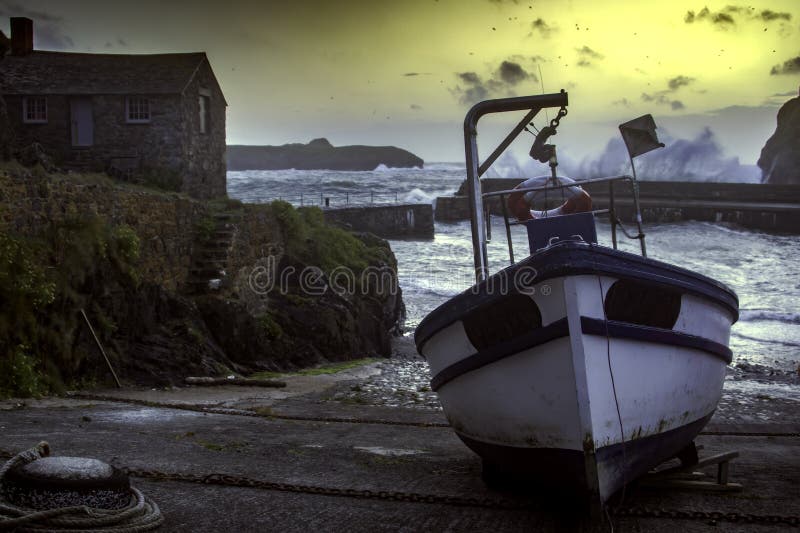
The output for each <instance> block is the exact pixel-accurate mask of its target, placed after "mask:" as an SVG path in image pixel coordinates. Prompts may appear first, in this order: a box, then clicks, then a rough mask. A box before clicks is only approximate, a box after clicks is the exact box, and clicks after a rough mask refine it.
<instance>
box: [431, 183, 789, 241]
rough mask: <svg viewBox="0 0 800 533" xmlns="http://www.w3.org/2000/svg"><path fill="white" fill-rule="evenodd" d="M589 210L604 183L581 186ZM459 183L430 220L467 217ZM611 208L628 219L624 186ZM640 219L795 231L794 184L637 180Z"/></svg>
mask: <svg viewBox="0 0 800 533" xmlns="http://www.w3.org/2000/svg"><path fill="white" fill-rule="evenodd" d="M522 181H523V180H522V179H487V180H484V181H483V182H482V183H483V192H484V193H487V192H495V191H501V190H509V189H513V188H514V187H515V186H517V185H518V184H519V183H521V182H522ZM586 189H587V191H589V193H590V194H591V196H592V204H593V207H594V208H595V209H605V208H607V207H608V184H591V185H588V186H587V187H586ZM463 192H466V188H465V186H464V185H462V187H461V189H459V191H458V193H459V194H458V195H456V196H442V197H439V198H437V199H436V220H437V221H439V222H456V221H459V220H468V219H469V216H470V215H469V199H468V198H467V196H464V195H461V193H463ZM614 197H615V201H616V204H615V205H616V209H617V211H618V214H619V216H620V217H621V218H622V219H623V220H628V221H630V220H632V219H633V218H634V211H633V202H632V197H631V193H630V185H628V184H625V183H618V184H617V185H615V194H614ZM639 199H640V206H641V210H642V217H643V219H644V221H645V223H648V222H650V223H653V222H674V221H678V220H703V221H712V222H732V223H736V224H740V225H742V226H744V227H748V228H755V229H764V230H774V231H781V232H789V233H797V232H798V231H800V185H773V184H758V183H718V182H688V181H683V182H677V181H676V182H673V181H639ZM487 203H488V205H489V211H490V212H491V213H492V214H494V215H502V213H503V211H502V206H501V204H500V199H499V197H490V198H489V199H488V202H487Z"/></svg>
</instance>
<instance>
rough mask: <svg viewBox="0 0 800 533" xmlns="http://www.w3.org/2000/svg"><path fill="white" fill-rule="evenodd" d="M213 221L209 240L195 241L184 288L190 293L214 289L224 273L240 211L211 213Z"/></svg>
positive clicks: (200, 292)
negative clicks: (213, 225) (213, 226)
mask: <svg viewBox="0 0 800 533" xmlns="http://www.w3.org/2000/svg"><path fill="white" fill-rule="evenodd" d="M212 217H213V219H214V223H215V228H214V231H213V232H212V233H211V235H212V237H211V239H210V240H207V241H204V242H201V243H196V244H195V249H194V254H193V255H194V257H193V261H192V266H191V268H190V269H189V278H188V279H187V280H186V289H187V291H188V292H189V293H190V294H203V293H206V292H208V291H210V290H214V289H215V288H217V287H214V285H215V284H216V285H217V286H218V284H219V283H221V281H215V280H223V279H224V278H225V275H226V269H227V266H228V253H229V250H230V248H231V245H232V244H233V238H234V235H235V234H236V222H237V221H239V220H241V218H242V215H241V214H240V213H232V212H221V213H214V214H213V215H212Z"/></svg>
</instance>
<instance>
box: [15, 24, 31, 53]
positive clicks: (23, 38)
mask: <svg viewBox="0 0 800 533" xmlns="http://www.w3.org/2000/svg"><path fill="white" fill-rule="evenodd" d="M31 52H33V21H32V20H31V19H29V18H27V17H11V55H15V56H24V55H28V54H30V53H31Z"/></svg>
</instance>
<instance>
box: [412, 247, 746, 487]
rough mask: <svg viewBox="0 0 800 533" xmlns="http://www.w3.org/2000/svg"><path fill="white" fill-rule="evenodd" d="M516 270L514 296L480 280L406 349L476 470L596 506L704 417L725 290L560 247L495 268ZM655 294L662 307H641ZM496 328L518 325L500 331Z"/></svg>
mask: <svg viewBox="0 0 800 533" xmlns="http://www.w3.org/2000/svg"><path fill="white" fill-rule="evenodd" d="M581 260H583V262H584V264H582V263H581ZM559 265H561V266H560V267H559ZM587 265H588V266H587ZM592 265H594V266H592ZM556 267H558V268H556ZM524 268H532V269H534V270H535V271H536V275H535V276H533V277H530V276H529V277H528V281H527V282H526V286H525V287H520V286H519V283H510V284H506V285H505V286H503V284H502V283H500V281H502V280H499V279H497V278H496V279H494V280H492V279H491V278H490V280H489V281H488V282H486V283H485V284H484V285H482V286H479V287H477V288H473V290H471V291H468V292H466V293H464V294H462V295H459V296H457V297H456V298H454V299H453V300H454V301H455V302H452V301H451V302H448V304H445V306H442V307H441V308H439V309H437V310H436V311H434V312H433V313H431V315H430V316H429V317H427V318H426V322H423V324H421V325H420V328H418V330H417V335H416V339H417V345H418V349H419V351H420V353H421V354H422V355H424V356H425V357H426V358H427V360H428V362H429V365H430V368H431V374H432V376H433V379H432V381H431V385H432V388H433V389H434V390H436V391H437V393H438V394H439V398H440V400H441V403H442V406H443V408H444V411H445V414H446V416H447V418H448V420H449V421H450V424H451V425H452V426H453V428H454V430H455V431H456V433H457V434H458V436H459V437H460V438H461V439H462V440H463V441H464V443H465V444H466V445H467V446H469V447H470V448H471V449H472V450H473V451H475V452H476V453H477V454H478V455H480V456H481V457H482V458H483V460H484V464H485V465H486V468H487V469H489V470H490V471H497V472H504V473H508V474H513V475H514V476H515V477H517V478H519V477H524V478H526V479H529V480H530V481H531V482H533V483H536V482H538V483H540V484H543V485H547V486H548V487H559V488H563V489H568V490H571V491H582V492H586V493H588V494H589V495H591V496H593V497H596V498H597V499H599V500H600V501H605V500H607V499H608V498H609V497H610V496H611V495H612V494H613V493H614V492H616V491H617V490H619V489H620V488H621V487H622V486H623V485H624V484H626V483H627V482H629V481H632V480H633V479H635V478H636V477H638V476H640V475H641V474H643V473H645V472H646V471H647V470H648V469H650V468H652V467H653V466H655V465H657V464H659V463H660V462H662V461H664V460H666V459H669V458H670V457H673V456H675V455H676V454H677V453H678V452H680V451H681V450H682V449H683V448H684V447H685V446H687V445H688V444H689V443H690V442H691V441H692V439H693V438H694V437H695V436H696V435H697V434H698V433H699V432H700V430H701V429H702V427H703V426H704V425H705V423H706V422H707V421H708V420H709V419H710V417H711V415H712V414H713V412H714V409H715V408H716V405H717V403H718V401H719V398H720V396H721V393H722V385H723V380H724V377H725V367H726V365H727V364H728V363H729V362H730V358H731V354H730V350H728V348H727V343H728V337H729V334H730V326H731V324H732V323H733V322H734V321H735V319H736V300H735V295H733V293H732V292H731V291H730V290H728V289H726V288H725V287H723V286H721V285H719V284H716V283H715V282H713V281H712V280H708V279H707V278H702V277H700V276H696V275H694V274H691V273H689V272H688V271H683V270H682V269H677V268H676V267H672V266H670V265H664V264H663V263H657V262H654V261H650V260H645V259H642V258H639V257H638V256H632V255H630V254H624V253H621V252H617V251H611V250H608V249H605V248H602V247H598V246H588V245H577V244H574V245H573V244H567V245H562V247H560V249H558V250H550V251H545V252H544V253H540V254H534V255H533V256H531V257H529V258H528V259H527V260H526V261H524V262H522V263H520V264H518V265H515V267H514V268H512V269H507V271H504V272H505V274H506V276H510V275H512V274H514V273H516V272H519V270H520V269H524ZM592 268H593V270H594V271H591V269H592ZM587 270H588V271H587ZM512 271H513V272H512ZM501 274H502V273H501ZM496 276H497V275H496ZM518 278H519V276H516V277H515V280H516V281H519V280H518ZM625 283H633V285H632V287H634V289H636V290H635V291H633V292H631V291H630V290H628V291H627V292H625V291H624V290H621V289H620V287H622V288H623V289H625V285H624V284H625ZM642 284H643V285H642ZM615 286H616V288H615ZM628 289H630V287H628ZM648 291H650V292H649V293H648ZM659 291H661V292H659ZM664 291H665V292H664ZM631 294H633V296H631ZM642 294H644V298H645V299H644V300H642V301H631V298H632V297H639V296H641V295H642ZM521 295H522V296H521ZM731 295H733V296H732V298H731ZM662 297H663V298H665V299H666V300H671V302H672V303H671V304H669V305H666V304H665V307H670V306H671V307H670V309H666V310H657V311H656V312H650V311H646V309H648V308H650V307H652V306H653V305H652V302H653V301H656V302H657V301H660V300H659V298H662ZM526 298H527V299H529V301H530V302H532V305H531V306H530V308H528V307H526V306H527V305H528V304H527V303H525V299H526ZM647 298H651V300H652V301H650V300H647ZM505 302H508V303H509V306H510V307H512V308H513V312H512V313H511V314H510V315H509V316H504V315H503V312H502V310H503V308H504V303H505ZM615 302H616V303H615ZM615 305H616V307H619V309H616V308H615ZM637 306H638V308H640V310H639V311H636V312H634V313H632V314H631V313H630V310H631V309H634V310H636V309H637ZM648 306H649V307H648ZM615 313H616V315H615ZM669 313H672V315H671V316H668V317H667V318H666V319H665V318H664V317H665V316H667V315H669ZM645 315H647V316H645ZM650 315H652V316H650ZM642 316H644V318H643V319H642V320H640V318H641V317H642ZM620 317H622V318H626V319H627V320H640V321H643V322H645V323H635V322H630V321H622V320H615V318H620ZM648 320H649V321H650V322H651V323H647V322H648ZM665 320H666V321H667V323H665V322H664V321H665ZM509 321H511V322H516V323H517V325H516V326H513V327H506V328H505V329H503V326H502V323H504V322H509ZM526 322H531V324H530V327H529V328H527V330H526V328H525V327H524V324H525V323H526ZM653 324H655V325H653ZM670 324H671V325H670ZM666 325H670V327H669V328H667V327H665V326H666ZM487 331H488V333H487ZM496 331H500V333H496Z"/></svg>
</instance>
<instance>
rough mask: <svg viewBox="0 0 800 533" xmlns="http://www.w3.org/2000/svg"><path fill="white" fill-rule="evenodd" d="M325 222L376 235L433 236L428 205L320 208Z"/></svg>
mask: <svg viewBox="0 0 800 533" xmlns="http://www.w3.org/2000/svg"><path fill="white" fill-rule="evenodd" d="M323 212H324V214H325V221H326V222H328V223H330V224H335V225H337V226H340V227H343V228H345V229H348V230H351V231H369V232H371V233H374V234H376V235H378V236H380V237H410V238H425V239H431V238H433V206H432V205H431V204H391V205H364V206H352V207H340V208H329V209H324V210H323Z"/></svg>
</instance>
